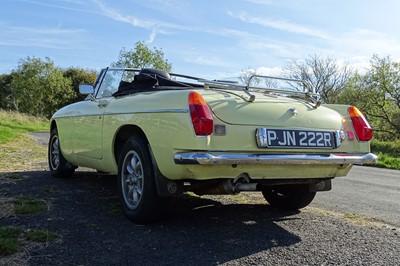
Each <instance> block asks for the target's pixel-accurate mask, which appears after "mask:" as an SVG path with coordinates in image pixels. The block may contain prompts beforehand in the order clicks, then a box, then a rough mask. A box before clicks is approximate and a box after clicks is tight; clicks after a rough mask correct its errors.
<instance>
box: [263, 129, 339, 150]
mask: <svg viewBox="0 0 400 266" xmlns="http://www.w3.org/2000/svg"><path fill="white" fill-rule="evenodd" d="M256 138H257V145H258V147H259V148H316V149H318V148H319V149H333V148H335V146H336V138H335V133H334V132H333V131H310V130H295V129H268V128H258V129H257V132H256Z"/></svg>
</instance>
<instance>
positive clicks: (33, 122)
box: [0, 109, 49, 144]
mask: <svg viewBox="0 0 400 266" xmlns="http://www.w3.org/2000/svg"><path fill="white" fill-rule="evenodd" d="M48 127H49V122H48V120H47V119H46V118H43V117H34V116H30V115H25V114H21V113H18V112H14V111H4V110H1V109H0V144H1V143H6V142H9V141H11V140H13V139H14V138H16V137H17V136H18V135H19V134H21V133H26V132H31V131H42V130H48Z"/></svg>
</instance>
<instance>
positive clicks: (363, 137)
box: [349, 106, 372, 141]
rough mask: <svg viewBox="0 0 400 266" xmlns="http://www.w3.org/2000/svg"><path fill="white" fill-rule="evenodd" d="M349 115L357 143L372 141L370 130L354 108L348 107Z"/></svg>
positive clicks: (363, 118)
mask: <svg viewBox="0 0 400 266" xmlns="http://www.w3.org/2000/svg"><path fill="white" fill-rule="evenodd" d="M349 115H350V118H351V121H352V122H353V127H354V130H355V131H356V135H357V138H358V140H359V141H370V140H371V139H372V128H371V126H370V125H369V124H368V121H367V119H365V117H364V116H363V114H362V113H361V112H360V111H359V110H358V109H357V108H356V107H354V106H350V107H349Z"/></svg>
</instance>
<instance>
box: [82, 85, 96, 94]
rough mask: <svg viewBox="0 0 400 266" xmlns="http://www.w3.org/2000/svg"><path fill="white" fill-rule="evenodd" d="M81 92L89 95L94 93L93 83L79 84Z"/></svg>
mask: <svg viewBox="0 0 400 266" xmlns="http://www.w3.org/2000/svg"><path fill="white" fill-rule="evenodd" d="M79 93H80V94H82V95H89V94H93V93H94V87H93V85H88V84H81V85H79Z"/></svg>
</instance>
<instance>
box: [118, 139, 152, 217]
mask: <svg viewBox="0 0 400 266" xmlns="http://www.w3.org/2000/svg"><path fill="white" fill-rule="evenodd" d="M118 190H119V194H120V198H121V203H122V207H123V210H124V213H125V215H126V216H127V217H128V218H129V219H130V220H131V221H133V222H134V223H139V224H145V223H149V222H152V221H154V220H155V219H156V218H157V215H158V213H159V211H158V207H159V197H158V194H157V190H156V185H155V177H154V171H153V165H152V162H151V157H150V153H149V150H148V148H147V143H146V142H144V141H143V139H142V138H140V137H131V138H130V139H128V141H127V142H126V143H125V144H124V146H123V148H122V152H121V155H120V159H119V163H118Z"/></svg>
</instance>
